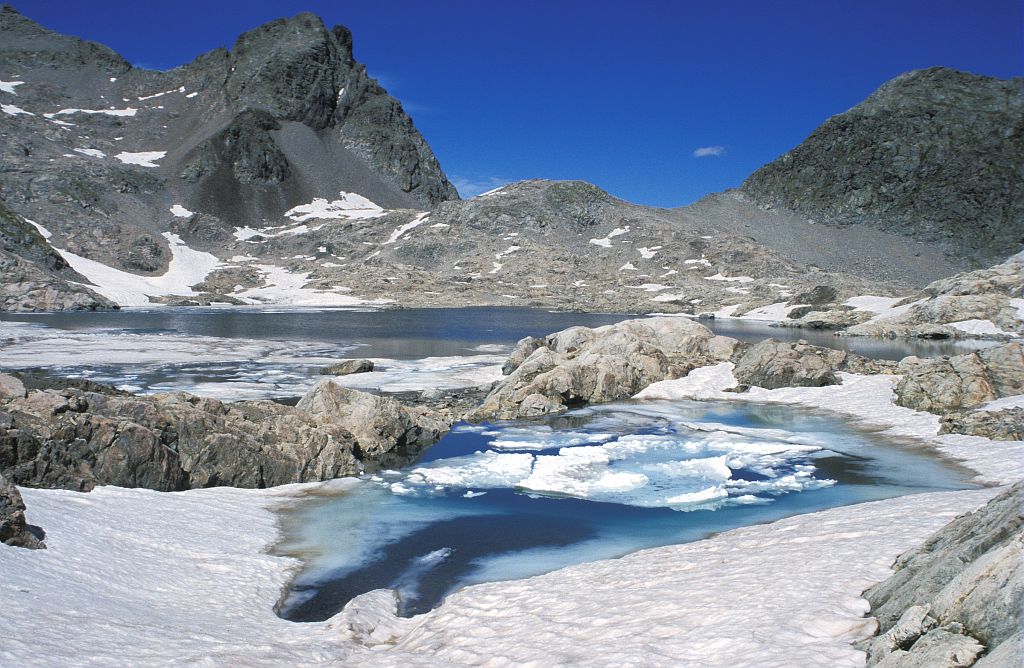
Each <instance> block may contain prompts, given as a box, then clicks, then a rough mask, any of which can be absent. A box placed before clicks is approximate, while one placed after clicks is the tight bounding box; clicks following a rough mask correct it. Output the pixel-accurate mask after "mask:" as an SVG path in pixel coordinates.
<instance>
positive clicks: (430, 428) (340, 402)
mask: <svg viewBox="0 0 1024 668" xmlns="http://www.w3.org/2000/svg"><path fill="white" fill-rule="evenodd" d="M295 407H296V408H297V409H299V410H303V411H306V412H307V413H309V414H310V415H312V416H314V417H323V418H325V419H329V420H331V421H332V422H333V423H334V424H338V425H341V426H342V427H344V428H345V429H346V430H348V431H349V433H351V434H352V435H353V436H354V437H355V439H356V443H357V446H358V449H357V452H358V453H359V454H360V455H361V456H362V457H365V458H366V459H368V460H371V461H373V462H375V463H376V464H377V465H379V466H382V467H393V466H400V465H401V464H402V463H405V462H408V461H410V460H411V458H412V457H415V456H416V455H417V454H418V453H419V452H420V451H421V450H423V449H424V448H426V447H428V446H430V445H433V444H434V443H435V442H436V441H437V439H439V438H440V437H441V435H442V434H443V433H444V432H445V431H447V430H448V426H449V425H448V423H447V422H446V421H445V420H444V419H443V418H442V417H441V416H440V415H438V414H437V413H435V412H434V411H431V410H429V409H427V408H422V407H419V406H404V405H402V404H400V403H399V402H397V401H395V400H394V399H391V398H389V397H382V396H377V395H374V394H368V393H366V392H359V391H358V390H352V389H349V388H347V387H342V386H341V385H338V384H336V383H333V382H331V381H330V380H321V381H320V382H319V383H317V384H316V385H315V386H314V387H313V389H311V390H310V391H309V392H307V393H306V395H305V396H304V397H302V399H300V400H299V403H298V404H296V406H295Z"/></svg>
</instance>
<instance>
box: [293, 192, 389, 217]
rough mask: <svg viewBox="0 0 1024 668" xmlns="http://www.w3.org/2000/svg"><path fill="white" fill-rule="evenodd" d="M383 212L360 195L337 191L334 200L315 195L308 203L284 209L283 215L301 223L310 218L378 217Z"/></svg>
mask: <svg viewBox="0 0 1024 668" xmlns="http://www.w3.org/2000/svg"><path fill="white" fill-rule="evenodd" d="M385 213H386V211H384V209H382V208H381V207H379V206H377V205H376V204H374V203H373V202H371V201H370V200H368V199H366V198H365V197H363V196H362V195H357V194H355V193H347V192H339V193H338V199H336V200H333V201H330V202H328V201H327V200H326V199H323V198H322V197H317V198H315V199H314V200H313V201H312V202H310V203H309V204H300V205H298V206H296V207H293V208H291V209H289V210H288V211H285V213H284V215H285V216H287V217H288V218H291V219H292V220H294V221H295V222H297V223H302V222H305V221H307V220H310V219H312V218H334V219H341V218H349V219H362V218H378V217H380V216H383V215H384V214H385Z"/></svg>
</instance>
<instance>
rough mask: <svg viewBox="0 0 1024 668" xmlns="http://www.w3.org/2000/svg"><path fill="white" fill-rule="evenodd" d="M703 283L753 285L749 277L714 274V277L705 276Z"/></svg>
mask: <svg viewBox="0 0 1024 668" xmlns="http://www.w3.org/2000/svg"><path fill="white" fill-rule="evenodd" d="M704 280H705V281H726V282H729V283H753V282H754V279H753V278H751V277H750V276H725V275H723V274H720V273H719V274H715V275H714V276H705V277H704Z"/></svg>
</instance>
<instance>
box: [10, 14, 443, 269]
mask: <svg viewBox="0 0 1024 668" xmlns="http://www.w3.org/2000/svg"><path fill="white" fill-rule="evenodd" d="M0 79H2V80H4V81H11V80H17V81H19V82H21V83H20V84H19V85H18V88H17V89H16V90H14V92H6V91H4V92H0V96H2V97H3V98H4V99H3V102H4V104H5V105H7V104H8V103H11V104H12V105H14V107H15V108H17V109H20V110H22V111H18V112H11V113H6V112H5V113H2V114H0V117H2V118H3V119H4V132H3V133H2V136H0V160H2V162H3V164H4V166H5V169H4V170H2V171H0V195H2V196H3V197H4V198H6V200H7V203H8V204H9V205H10V206H11V207H12V208H13V209H14V210H15V211H17V212H18V213H20V214H23V215H26V216H28V217H29V218H31V219H32V220H36V221H38V222H39V223H40V224H42V225H44V226H45V227H46V228H47V229H49V230H50V231H51V232H52V233H53V234H54V243H55V245H57V246H59V247H60V248H63V249H67V250H70V251H72V252H75V253H77V254H78V255H82V256H84V257H87V258H89V259H94V260H97V261H100V262H103V263H105V264H109V265H112V266H115V267H118V268H121V269H124V270H126V271H131V272H134V273H142V274H159V273H161V272H162V271H163V270H164V269H165V268H166V266H167V262H168V261H169V259H170V254H169V253H168V252H167V250H168V249H167V244H166V242H165V241H164V240H163V239H162V238H161V233H164V232H168V231H174V232H176V233H177V232H178V230H177V229H176V228H175V227H174V226H175V225H177V224H180V221H179V220H177V219H176V218H175V217H174V216H172V215H169V213H168V209H169V207H171V206H172V205H174V204H178V205H181V206H182V207H185V208H188V209H189V210H192V211H196V212H197V213H198V214H199V216H200V218H203V219H204V220H203V221H202V224H203V225H205V226H206V227H208V228H214V229H218V228H219V229H220V230H222V231H226V232H230V229H231V227H232V226H244V225H249V224H255V225H260V224H264V225H280V224H281V221H282V217H283V214H284V212H285V211H287V210H289V209H291V208H293V207H295V206H297V205H301V204H306V203H308V202H310V201H311V200H313V199H314V198H317V197H320V198H325V199H327V200H328V201H331V200H334V199H337V198H338V196H339V192H342V191H344V192H348V193H358V194H360V195H362V196H364V197H366V198H368V199H370V200H371V201H373V202H375V203H376V204H378V205H380V206H383V207H387V208H391V209H425V208H429V207H432V206H434V205H436V204H438V203H440V202H443V201H445V200H451V199H458V193H457V192H456V190H455V188H454V186H452V184H451V183H450V182H449V181H448V179H447V178H446V177H445V175H444V173H443V171H442V170H441V168H440V165H439V164H438V162H437V159H436V157H435V156H434V154H433V152H432V151H431V150H430V147H429V146H427V144H426V141H425V140H424V139H423V137H422V136H421V135H420V133H419V131H418V130H417V129H416V127H415V126H414V125H413V122H412V120H411V119H410V118H409V116H408V114H406V113H405V111H404V110H403V109H402V106H401V104H400V103H399V102H398V101H397V100H395V99H394V98H392V97H391V96H390V95H388V93H387V91H385V90H384V89H383V88H381V87H380V86H379V85H378V84H377V82H376V81H374V80H373V79H372V78H370V77H369V76H368V75H367V74H366V70H365V68H364V67H363V65H362V64H360V63H358V62H357V61H356V60H355V59H354V57H353V54H352V37H351V35H350V33H349V32H348V30H346V29H345V28H342V27H336V28H334V29H328V28H326V27H325V26H324V24H323V23H322V21H321V20H320V19H319V18H317V17H316V16H314V15H312V14H300V15H298V16H296V17H293V18H289V19H280V20H277V21H273V22H271V23H268V24H267V25H264V26H261V27H259V28H256V29H255V30H252V31H250V32H247V33H245V34H244V35H242V36H241V37H239V39H238V41H237V43H236V44H235V45H234V48H233V50H231V51H227V50H224V49H218V50H215V51H212V52H210V53H208V54H205V55H203V56H200V57H199V58H197V59H196V60H195V61H193V62H191V63H189V64H187V65H184V66H182V67H179V68H176V69H174V70H171V71H168V72H156V71H149V70H144V69H140V68H134V67H132V66H131V65H130V64H129V63H127V62H126V61H124V60H123V59H122V58H120V57H119V56H117V54H115V53H113V52H112V51H110V50H109V49H107V48H106V47H103V46H100V45H97V44H92V43H90V42H86V41H83V40H80V39H78V38H75V37H70V36H65V35H60V34H58V33H54V32H52V31H49V30H46V29H45V28H42V27H41V26H39V25H37V24H35V23H33V22H32V21H31V20H29V19H27V18H25V17H23V16H21V15H20V14H18V13H17V12H16V11H15V10H13V9H11V8H9V7H5V8H4V9H3V10H2V11H0ZM147 152H148V153H154V152H155V153H160V154H163V155H162V157H158V158H155V159H154V162H152V163H150V164H149V165H148V166H147V165H145V164H140V163H139V162H132V161H131V159H130V158H129V159H128V161H127V162H126V161H124V160H122V159H121V158H119V157H118V156H122V155H123V154H126V153H127V154H129V155H130V154H133V153H147ZM6 231H7V230H6V229H5V230H4V232H6ZM183 231H185V232H187V230H183ZM207 236H208V235H207ZM141 237H148V238H149V240H150V241H151V242H152V243H150V242H146V243H144V244H143V245H142V246H139V245H138V244H135V245H134V247H133V241H134V240H136V239H138V238H141ZM184 238H185V239H186V241H188V242H191V243H194V244H195V245H197V246H204V245H205V246H206V247H207V248H212V249H214V250H216V247H215V245H214V244H209V243H205V241H206V240H205V239H204V238H199V239H194V238H192V237H191V235H189V234H187V233H186V234H185V235H184ZM3 250H6V249H4V248H0V251H3ZM19 256H22V257H24V255H21V254H19ZM26 259H29V260H31V261H33V262H34V261H35V260H34V259H33V258H26ZM41 259H46V260H47V261H49V262H51V263H55V264H57V265H59V264H60V262H62V261H61V260H60V258H59V256H55V255H53V254H52V253H51V257H49V258H41ZM45 268H46V269H53V268H54V267H45Z"/></svg>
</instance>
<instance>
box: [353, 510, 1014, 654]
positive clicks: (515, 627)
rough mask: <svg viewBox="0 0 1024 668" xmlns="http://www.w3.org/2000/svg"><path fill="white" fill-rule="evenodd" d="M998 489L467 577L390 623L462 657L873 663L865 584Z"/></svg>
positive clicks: (408, 647)
mask: <svg viewBox="0 0 1024 668" xmlns="http://www.w3.org/2000/svg"><path fill="white" fill-rule="evenodd" d="M993 493H994V492H993V491H991V490H983V491H976V492H955V493H940V494H923V495H917V496H910V497H904V498H900V499H892V500H889V501H881V502H875V503H865V504H860V505H856V506H850V507H846V508H837V509H834V510H828V511H824V512H819V513H813V514H809V515H801V516H797V517H793V518H789V519H785V520H781V521H779V522H775V523H772V524H768V525H763V526H753V527H748V528H744V529H737V530H734V531H730V532H727V533H724V534H721V535H719V536H716V537H714V538H711V539H709V540H704V541H699V542H696V543H690V544H687V545H681V546H673V547H665V548H657V549H653V550H646V551H643V552H638V553H635V554H632V555H628V556H625V557H622V558H621V559H615V560H610V561H600V562H595V563H589V564H581V565H578V566H571V567H569V568H564V569H562V570H559V571H555V572H553V573H550V574H547V575H543V576H540V577H535V578H530V579H527V580H519V581H513V582H498V583H492V584H484V585H477V586H473V587H468V588H466V589H464V590H462V591H460V592H457V593H455V594H452V595H450V596H449V597H448V599H447V600H446V602H445V604H444V605H443V606H442V607H441V608H440V609H438V610H436V611H434V612H431V613H429V614H427V615H424V616H422V617H418V618H415V619H414V620H408V621H403V622H400V623H399V624H401V625H402V626H404V628H405V629H408V630H407V631H406V633H405V634H403V633H402V632H401V631H402V626H399V625H398V624H394V621H392V624H393V625H392V626H390V628H389V630H390V631H391V632H392V633H393V634H395V635H397V636H398V637H399V639H398V641H397V642H396V643H394V647H395V649H399V650H403V651H406V652H417V653H421V654H424V655H430V656H433V657H436V658H439V659H443V660H447V661H452V662H457V663H460V664H478V663H479V664H485V665H496V666H497V665H552V666H554V665H601V666H622V665H647V666H680V665H702V666H755V665H756V666H787V667H788V666H800V665H828V666H862V665H863V663H864V654H863V653H862V652H860V651H858V650H856V649H854V648H853V647H851V646H850V643H851V642H852V641H855V640H859V639H861V638H864V637H867V636H868V635H870V633H871V632H872V631H873V630H874V629H875V627H876V624H875V622H874V620H872V619H865V618H864V616H863V615H864V614H865V613H866V612H867V610H868V604H867V602H866V601H864V600H863V599H862V598H860V592H861V591H863V590H864V589H866V588H867V587H869V586H870V585H872V584H874V583H875V582H878V581H880V580H882V579H884V578H885V577H887V576H888V575H889V573H890V572H891V571H890V566H891V564H892V561H893V557H894V556H895V555H896V554H898V553H899V552H901V551H903V550H905V549H908V548H910V547H912V546H914V545H915V544H917V543H918V542H920V541H921V540H923V539H924V538H925V537H926V536H927V535H928V534H929V533H931V532H933V531H935V530H936V529H938V528H939V527H940V526H942V525H943V524H944V523H946V522H948V521H949V520H951V519H952V518H953V517H954V516H956V515H957V514H959V513H961V512H963V511H965V510H969V509H972V508H974V507H976V506H977V505H979V504H980V503H982V502H984V501H985V500H986V499H987V498H989V497H990V496H992V494H993ZM911 518H912V519H911ZM894 526H898V527H899V531H894V530H893V527H894ZM354 603H358V601H357V602H354ZM354 607H355V606H352V605H350V608H354ZM354 612H355V610H350V612H349V614H352V613H354ZM378 620H379V621H380V622H381V623H382V624H385V623H387V621H388V620H387V618H384V619H380V618H378ZM395 621H396V620H395Z"/></svg>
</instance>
